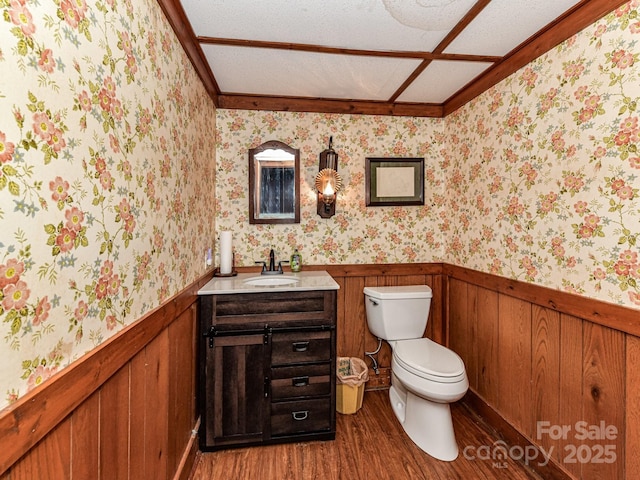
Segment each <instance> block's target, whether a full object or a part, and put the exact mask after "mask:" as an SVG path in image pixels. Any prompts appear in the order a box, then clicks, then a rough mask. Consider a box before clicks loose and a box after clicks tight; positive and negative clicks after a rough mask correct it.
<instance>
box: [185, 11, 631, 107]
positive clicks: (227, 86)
mask: <svg viewBox="0 0 640 480" xmlns="http://www.w3.org/2000/svg"><path fill="white" fill-rule="evenodd" d="M176 1H177V0H176ZM581 3H583V4H584V3H588V2H587V1H586V0H583V1H580V0H268V1H267V0H180V4H181V6H182V8H183V9H184V12H185V14H186V17H187V19H188V22H189V23H190V24H191V28H192V29H193V34H194V35H195V41H196V42H197V43H198V44H199V47H200V48H201V50H202V53H203V54H204V58H205V59H206V62H207V63H208V65H209V68H210V70H211V73H212V74H213V79H214V84H215V87H216V90H217V92H216V93H217V94H220V95H231V96H232V95H255V96H265V97H302V98H309V99H338V100H354V101H372V102H393V103H402V102H410V103H421V104H422V103H425V104H443V103H444V102H446V101H447V99H450V98H451V97H452V96H453V95H454V94H456V92H458V91H460V90H461V89H462V88H463V87H465V86H466V85H468V84H469V83H470V82H472V81H473V80H474V79H475V78H477V77H478V76H479V75H480V74H482V73H483V72H485V71H486V70H487V69H488V68H490V67H492V66H493V65H494V64H495V63H497V62H500V61H502V60H503V57H505V56H508V55H509V53H510V52H512V51H514V49H516V48H518V47H521V46H522V44H523V42H525V41H527V40H528V39H531V38H534V37H533V36H534V35H536V34H537V33H538V32H539V31H541V30H542V29H544V28H545V27H546V26H547V25H549V24H552V23H553V22H554V21H555V20H556V19H557V18H558V17H560V16H562V15H563V14H565V12H567V11H569V10H571V9H573V8H574V7H576V6H577V5H578V4H581ZM618 3H620V2H618ZM615 6H617V5H612V6H611V8H612V9H613V8H615ZM470 11H471V12H474V13H476V15H475V17H472V18H471V20H470V21H469V18H470V17H468V16H467V14H468V13H469V12H470ZM477 12H479V13H477ZM466 16H467V17H466ZM465 17H466V18H465ZM460 22H461V23H460ZM462 27H463V28H462ZM452 29H453V32H454V33H456V34H457V35H454V36H449V37H448V34H449V33H450V32H451V31H452ZM445 39H446V42H444V43H442V42H443V40H445ZM264 42H268V43H264ZM345 49H348V50H349V51H348V52H345V51H344V50H345ZM425 60H426V62H425ZM425 65H426V67H425ZM419 67H420V68H423V70H420V68H419ZM416 69H418V70H416ZM414 77H415V78H414Z"/></svg>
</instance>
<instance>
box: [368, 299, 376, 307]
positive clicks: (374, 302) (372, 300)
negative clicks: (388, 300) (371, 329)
mask: <svg viewBox="0 0 640 480" xmlns="http://www.w3.org/2000/svg"><path fill="white" fill-rule="evenodd" d="M369 301H370V302H371V303H373V306H374V307H377V306H378V302H376V301H375V300H374V299H373V298H370V299H369Z"/></svg>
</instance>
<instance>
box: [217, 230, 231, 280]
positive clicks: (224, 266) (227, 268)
mask: <svg viewBox="0 0 640 480" xmlns="http://www.w3.org/2000/svg"><path fill="white" fill-rule="evenodd" d="M232 238H233V236H232V233H231V232H226V231H225V232H220V273H221V274H222V275H228V274H230V273H231V269H232V268H233V247H232V245H231V243H232Z"/></svg>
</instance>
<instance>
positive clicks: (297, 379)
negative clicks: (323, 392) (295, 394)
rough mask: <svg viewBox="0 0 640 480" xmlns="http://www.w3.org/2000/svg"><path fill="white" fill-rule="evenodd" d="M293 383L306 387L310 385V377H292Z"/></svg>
mask: <svg viewBox="0 0 640 480" xmlns="http://www.w3.org/2000/svg"><path fill="white" fill-rule="evenodd" d="M291 383H292V385H293V386H294V387H306V386H307V385H309V377H308V376H304V377H293V378H292V379H291Z"/></svg>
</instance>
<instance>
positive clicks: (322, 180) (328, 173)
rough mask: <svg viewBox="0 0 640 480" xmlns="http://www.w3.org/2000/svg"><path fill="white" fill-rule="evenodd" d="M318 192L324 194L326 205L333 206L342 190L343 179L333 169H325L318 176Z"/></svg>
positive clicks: (323, 199) (323, 198)
mask: <svg viewBox="0 0 640 480" xmlns="http://www.w3.org/2000/svg"><path fill="white" fill-rule="evenodd" d="M316 190H317V191H318V192H320V193H321V194H322V201H323V202H324V203H326V204H331V203H333V202H334V200H335V198H336V193H338V192H339V191H340V190H342V177H341V176H340V174H339V173H338V172H336V171H335V170H333V169H332V168H324V169H322V170H320V171H319V172H318V174H317V175H316Z"/></svg>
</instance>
